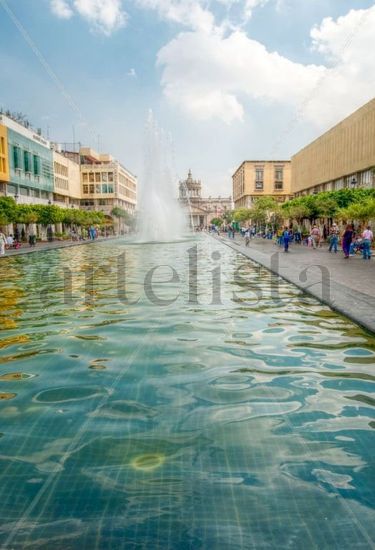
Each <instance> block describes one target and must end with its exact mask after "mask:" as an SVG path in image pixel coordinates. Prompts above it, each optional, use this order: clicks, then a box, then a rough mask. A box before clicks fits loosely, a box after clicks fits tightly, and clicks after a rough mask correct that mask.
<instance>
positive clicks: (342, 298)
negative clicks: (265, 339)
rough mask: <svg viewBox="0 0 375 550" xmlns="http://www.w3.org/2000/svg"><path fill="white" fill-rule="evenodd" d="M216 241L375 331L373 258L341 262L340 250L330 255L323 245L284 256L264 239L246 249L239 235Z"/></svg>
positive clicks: (296, 249) (293, 247) (294, 248)
mask: <svg viewBox="0 0 375 550" xmlns="http://www.w3.org/2000/svg"><path fill="white" fill-rule="evenodd" d="M216 238H218V239H219V240H221V241H222V242H223V243H225V244H226V245H228V246H230V247H231V248H233V249H234V250H238V251H239V252H241V253H242V254H244V255H245V256H247V257H248V258H250V259H251V260H253V261H255V262H256V263H258V264H260V265H262V266H264V267H266V268H267V269H269V270H270V271H272V272H273V273H276V274H277V275H280V276H281V277H282V278H283V279H285V280H287V281H289V282H291V283H293V284H295V285H296V286H297V287H299V288H301V289H302V290H304V291H306V292H307V293H309V294H311V295H312V296H315V297H316V298H318V299H319V300H320V301H322V302H324V303H326V304H328V305H329V306H330V307H331V308H332V309H334V310H336V311H338V312H339V313H342V314H344V315H346V316H347V317H349V318H350V319H352V320H353V321H355V322H356V323H358V324H359V325H361V326H363V327H364V328H366V329H368V330H370V331H371V332H375V255H374V258H372V259H371V260H363V259H362V256H359V255H356V256H351V257H350V258H349V259H348V260H345V259H344V255H343V252H342V250H340V249H339V251H338V252H337V254H334V253H331V254H330V253H329V252H328V247H327V246H325V245H324V246H323V247H322V248H318V249H317V250H313V249H312V248H308V247H307V246H303V245H294V244H292V245H290V251H289V253H287V254H286V253H285V252H284V251H283V249H282V248H280V247H279V246H278V245H276V244H275V243H274V242H273V241H269V240H267V239H258V238H255V239H252V240H251V241H250V245H249V246H248V247H246V246H245V241H244V239H243V238H242V237H240V236H236V239H235V240H233V239H228V238H227V237H226V236H222V237H216Z"/></svg>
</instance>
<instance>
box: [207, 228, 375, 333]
mask: <svg viewBox="0 0 375 550" xmlns="http://www.w3.org/2000/svg"><path fill="white" fill-rule="evenodd" d="M211 236H212V238H214V239H215V240H216V241H218V242H220V243H222V244H225V245H226V246H229V247H230V248H232V250H235V251H237V252H239V253H240V254H242V255H243V256H245V258H248V259H249V260H252V261H253V262H255V263H256V264H258V265H261V266H262V267H264V268H266V269H267V270H268V271H270V272H272V273H274V274H275V275H278V276H279V277H281V278H282V279H284V280H285V281H287V282H288V283H291V284H293V285H295V286H296V287H297V288H299V289H300V290H302V291H303V292H306V293H307V294H310V295H311V296H313V297H314V298H316V299H317V300H319V302H322V303H324V304H326V305H328V306H329V307H330V308H331V309H332V310H334V311H336V312H337V313H339V314H341V315H344V316H345V317H347V318H348V319H350V320H351V321H353V322H354V323H356V324H357V325H359V326H360V327H362V328H363V329H365V330H367V331H369V332H371V333H372V334H375V313H374V312H375V299H374V298H372V297H371V296H369V295H367V294H364V293H362V292H360V291H355V292H354V291H353V290H352V289H351V288H349V287H347V286H345V285H343V284H341V283H337V282H335V281H332V280H330V281H329V288H328V289H327V288H326V287H325V286H324V283H322V281H321V280H319V279H318V280H316V281H315V283H313V284H312V285H310V286H309V287H306V286H304V285H303V284H302V282H301V281H300V279H299V273H297V274H296V273H295V272H293V271H292V267H285V266H283V267H280V265H278V266H276V267H275V266H273V265H272V262H271V257H270V256H269V255H267V254H262V253H260V252H259V251H257V250H254V249H252V248H248V249H246V250H245V249H244V248H243V247H242V246H240V245H239V244H238V243H236V242H235V241H234V242H232V241H229V240H228V239H226V238H218V237H215V236H213V235H211ZM314 286H315V287H317V288H314ZM327 290H328V292H327Z"/></svg>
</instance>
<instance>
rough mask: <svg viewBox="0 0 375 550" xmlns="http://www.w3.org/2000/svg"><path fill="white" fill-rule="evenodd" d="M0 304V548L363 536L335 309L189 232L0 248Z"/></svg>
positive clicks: (356, 437)
mask: <svg viewBox="0 0 375 550" xmlns="http://www.w3.org/2000/svg"><path fill="white" fill-rule="evenodd" d="M172 268H173V269H172ZM0 306H1V307H0V329H1V332H0V547H2V548H9V549H13V548H31V549H33V548H35V549H36V548H38V549H40V548H56V549H64V550H66V549H76V548H78V549H82V548H85V549H86V548H87V549H90V550H91V549H107V548H108V549H109V548H111V549H117V548H123V549H126V550H128V549H136V548H142V549H156V548H159V549H162V550H164V549H171V550H172V549H173V550H179V549H182V550H184V549H194V550H200V549H202V550H203V549H204V550H206V549H223V550H224V549H246V548H256V549H262V548H277V549H279V548H319V549H322V548H338V549H345V548H348V549H353V548H371V547H372V541H374V539H375V517H374V512H373V509H374V503H375V495H374V486H375V483H374V479H375V477H374V474H375V472H374V447H375V446H374V428H375V415H374V404H375V398H374V394H373V389H374V380H375V371H374V365H375V338H374V337H373V336H371V335H370V334H368V333H366V332H365V331H363V330H362V329H360V328H358V327H357V326H355V325H354V324H353V323H351V322H349V321H348V320H347V319H345V318H343V317H340V316H338V315H337V314H335V313H333V312H332V311H331V310H330V309H329V308H328V307H325V306H323V305H321V304H319V303H318V302H317V301H316V300H314V299H312V298H310V297H308V296H306V295H304V294H303V293H302V292H300V291H299V290H298V289H296V288H295V287H293V286H292V285H289V284H288V283H286V282H283V281H282V280H280V279H279V278H277V277H275V276H272V275H271V274H270V273H269V272H268V271H266V270H264V269H262V268H259V267H258V266H256V265H255V264H253V263H252V262H251V261H249V260H248V259H246V258H244V257H243V256H241V255H240V254H238V253H236V252H235V251H233V250H232V249H230V248H228V247H225V246H224V245H222V244H221V243H218V242H217V241H215V240H213V239H211V238H209V237H204V236H202V237H199V238H197V239H196V240H190V241H186V242H180V243H170V244H167V243H163V244H153V245H151V244H143V245H137V244H131V243H126V242H125V241H120V240H119V241H108V242H106V243H104V242H103V243H96V244H93V245H87V246H78V247H74V248H68V249H63V250H56V251H51V252H45V253H35V254H30V255H28V256H19V257H13V258H8V259H4V260H2V261H1V262H0Z"/></svg>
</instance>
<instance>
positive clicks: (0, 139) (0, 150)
mask: <svg viewBox="0 0 375 550" xmlns="http://www.w3.org/2000/svg"><path fill="white" fill-rule="evenodd" d="M8 181H9V157H8V133H7V128H6V126H4V125H3V124H0V194H2V195H5V191H6V184H7V182H8Z"/></svg>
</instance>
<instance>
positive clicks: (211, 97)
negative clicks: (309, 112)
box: [158, 31, 325, 123]
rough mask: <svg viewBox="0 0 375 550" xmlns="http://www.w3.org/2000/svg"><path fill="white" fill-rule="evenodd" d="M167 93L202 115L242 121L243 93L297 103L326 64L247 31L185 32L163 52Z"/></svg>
mask: <svg viewBox="0 0 375 550" xmlns="http://www.w3.org/2000/svg"><path fill="white" fill-rule="evenodd" d="M158 64H159V65H160V66H162V67H163V76H162V85H163V87H164V92H165V94H166V96H167V97H168V98H169V99H170V100H171V101H172V102H173V103H175V104H177V105H179V106H180V107H182V108H183V109H185V110H186V111H187V112H188V113H191V114H193V115H195V116H196V117H197V118H200V119H208V118H213V117H218V118H220V119H222V120H224V121H225V122H227V123H229V122H232V121H234V120H242V119H243V115H244V107H243V101H242V100H243V98H244V96H248V97H249V98H253V99H261V100H265V101H282V102H288V103H293V102H295V101H298V99H300V98H301V97H303V96H304V95H305V94H307V93H308V91H309V90H310V89H311V88H312V87H313V86H314V85H315V84H316V83H317V82H318V80H319V78H320V77H321V75H322V73H323V71H324V70H325V69H324V68H323V67H316V66H308V67H306V66H304V65H301V64H298V63H294V62H292V61H290V60H288V59H286V58H285V57H282V56H281V55H279V54H278V53H277V52H269V51H267V50H266V48H265V47H264V46H263V45H262V44H260V43H259V42H257V41H255V40H251V39H250V38H248V37H247V36H246V35H245V33H244V32H241V31H236V32H233V33H232V34H230V35H229V36H228V37H223V36H222V35H221V34H220V33H212V34H203V33H197V32H189V33H183V34H180V35H179V36H178V37H177V38H176V39H174V40H173V41H172V42H170V43H169V44H167V45H166V46H164V48H163V49H162V50H161V51H160V52H159V55H158Z"/></svg>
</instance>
